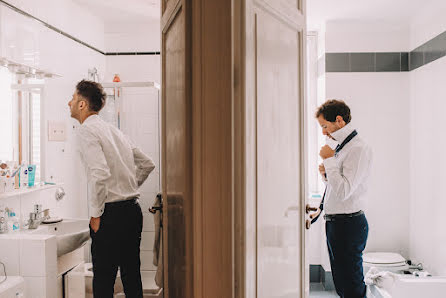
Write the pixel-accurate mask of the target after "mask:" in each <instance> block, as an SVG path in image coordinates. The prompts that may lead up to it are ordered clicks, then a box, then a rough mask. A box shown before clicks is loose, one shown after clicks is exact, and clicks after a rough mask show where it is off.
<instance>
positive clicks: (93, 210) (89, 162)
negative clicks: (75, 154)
mask: <svg viewBox="0 0 446 298" xmlns="http://www.w3.org/2000/svg"><path fill="white" fill-rule="evenodd" d="M78 137H79V150H80V153H81V155H82V158H83V159H84V162H85V165H86V168H87V171H88V174H89V175H88V177H89V181H88V185H89V187H90V189H89V194H90V198H89V201H90V216H92V217H100V216H101V215H102V213H104V208H105V200H106V199H107V195H108V188H107V183H106V181H107V179H109V178H110V176H111V173H110V168H109V167H108V164H107V161H106V159H105V156H104V152H103V150H102V146H101V144H100V142H99V139H98V138H97V137H96V136H95V135H94V134H93V133H92V132H90V131H89V130H87V129H80V130H79V135H78Z"/></svg>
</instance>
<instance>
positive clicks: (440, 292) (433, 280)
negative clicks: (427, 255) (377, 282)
mask: <svg viewBox="0 0 446 298" xmlns="http://www.w3.org/2000/svg"><path fill="white" fill-rule="evenodd" d="M368 297H370V298H443V297H446V277H415V276H411V275H401V276H400V277H399V278H398V279H397V280H396V281H395V283H394V284H393V286H391V287H390V288H387V289H381V288H378V287H377V286H370V287H369V295H368Z"/></svg>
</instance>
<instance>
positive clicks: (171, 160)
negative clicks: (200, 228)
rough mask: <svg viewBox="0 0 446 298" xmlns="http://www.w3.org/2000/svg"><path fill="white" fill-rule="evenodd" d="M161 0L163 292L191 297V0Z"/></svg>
mask: <svg viewBox="0 0 446 298" xmlns="http://www.w3.org/2000/svg"><path fill="white" fill-rule="evenodd" d="M187 2H188V1H184V0H179V1H178V0H162V5H161V6H162V8H161V9H162V23H161V28H162V91H161V94H162V116H161V118H162V146H161V147H162V154H161V155H162V169H161V172H162V179H161V180H162V184H163V186H162V190H163V200H164V208H163V257H164V259H163V260H164V264H163V265H164V297H166V298H183V297H186V298H187V297H193V295H192V292H191V291H192V287H191V278H192V273H191V271H192V255H191V249H189V248H188V245H189V246H190V241H188V239H190V237H189V235H188V233H189V231H190V229H191V225H190V220H191V216H190V215H191V212H190V209H191V200H192V196H191V181H192V180H191V173H192V170H191V125H190V122H191V112H190V111H191V97H190V88H189V86H190V80H191V79H190V77H189V76H187V74H188V73H189V72H190V66H189V65H190V59H189V58H188V57H189V56H188V55H189V54H190V50H189V47H188V42H189V41H188V34H190V33H188V28H189V27H190V26H189V24H188V22H189V21H188V20H189V19H190V14H188V12H187V9H188V7H187V5H188V3H187Z"/></svg>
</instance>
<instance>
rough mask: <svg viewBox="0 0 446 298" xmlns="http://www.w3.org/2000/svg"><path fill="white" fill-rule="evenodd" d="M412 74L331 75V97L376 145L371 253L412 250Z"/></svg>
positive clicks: (369, 198) (370, 201)
mask: <svg viewBox="0 0 446 298" xmlns="http://www.w3.org/2000/svg"><path fill="white" fill-rule="evenodd" d="M408 75H409V74H407V73H405V74H403V73H344V74H340V73H327V74H326V76H327V78H326V81H327V84H326V86H327V90H326V92H327V98H336V99H344V100H345V101H346V103H347V104H348V105H349V107H350V109H351V112H352V125H353V126H354V127H356V128H357V129H358V132H359V134H360V135H361V137H362V138H364V139H365V140H366V142H367V143H368V144H369V145H370V146H371V147H372V150H373V166H372V174H371V177H370V180H369V190H368V193H367V195H366V197H367V202H368V207H367V209H366V216H367V219H368V221H369V226H370V231H369V240H368V243H367V247H366V251H391V252H399V253H401V254H402V255H403V256H406V257H407V256H408V250H409V242H408V239H409V231H408V225H409V201H410V199H409V189H408V181H409V150H408V148H409V137H410V134H409V129H408V127H407V126H404V124H403V123H407V120H408V119H407V115H408V114H409V85H408V82H409V81H408Z"/></svg>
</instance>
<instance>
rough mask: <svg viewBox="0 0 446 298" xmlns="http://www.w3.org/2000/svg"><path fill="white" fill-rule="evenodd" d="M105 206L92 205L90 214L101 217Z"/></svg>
mask: <svg viewBox="0 0 446 298" xmlns="http://www.w3.org/2000/svg"><path fill="white" fill-rule="evenodd" d="M104 209H105V206H102V207H101V208H94V207H91V206H90V216H91V217H101V215H102V214H103V213H104Z"/></svg>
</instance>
